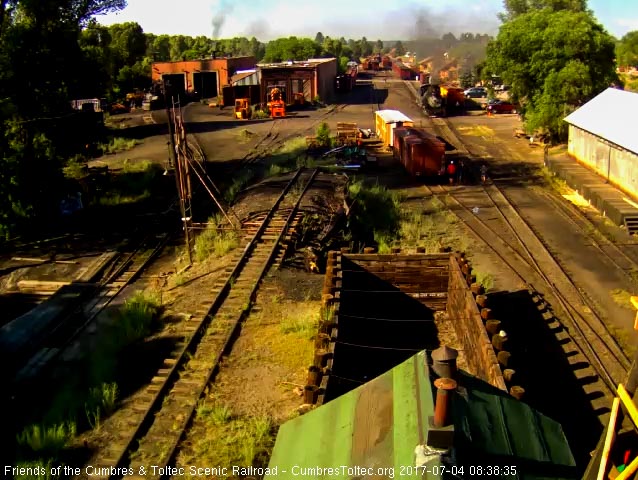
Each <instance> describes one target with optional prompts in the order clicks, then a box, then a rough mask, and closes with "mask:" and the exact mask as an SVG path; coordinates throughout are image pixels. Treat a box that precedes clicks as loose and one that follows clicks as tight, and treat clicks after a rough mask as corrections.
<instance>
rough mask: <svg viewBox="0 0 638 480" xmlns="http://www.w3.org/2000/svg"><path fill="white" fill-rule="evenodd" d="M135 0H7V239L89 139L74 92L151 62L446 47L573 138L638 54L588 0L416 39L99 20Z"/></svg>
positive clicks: (542, 2) (115, 95) (507, 14)
mask: <svg viewBox="0 0 638 480" xmlns="http://www.w3.org/2000/svg"><path fill="white" fill-rule="evenodd" d="M125 6H126V0H0V125H1V126H2V133H0V155H1V156H0V238H3V237H4V238H6V237H9V236H10V235H11V234H12V232H15V231H17V229H18V228H19V226H20V225H21V224H25V223H29V222H30V221H31V220H32V219H33V218H42V217H46V216H47V214H49V213H51V209H52V208H53V207H54V206H55V205H56V202H52V201H51V200H52V199H56V198H60V196H61V195H62V193H63V192H64V190H65V188H66V187H65V183H64V178H63V176H62V174H61V169H62V167H63V166H64V164H65V162H67V160H68V159H69V158H73V156H74V155H76V154H77V153H78V152H79V151H82V148H83V147H84V146H85V144H86V143H87V142H88V140H89V139H87V138H86V136H85V135H84V134H83V133H82V131H83V130H82V127H83V125H82V124H74V123H72V122H70V121H67V120H66V119H67V118H68V117H69V114H70V104H69V101H70V100H72V99H80V98H94V97H98V98H102V97H105V98H107V99H108V100H109V101H116V100H119V99H122V98H124V97H125V95H126V93H128V92H131V91H133V90H134V89H138V88H140V89H141V88H145V87H148V86H149V85H150V73H151V64H152V63H153V62H154V61H175V60H189V59H196V58H204V57H209V56H211V55H213V54H216V55H224V54H227V55H234V56H236V55H252V56H254V57H255V58H256V60H257V61H262V62H279V61H286V60H304V59H307V58H309V57H328V56H330V57H336V58H338V59H339V62H338V63H339V68H340V69H341V70H343V69H345V67H346V64H347V62H348V61H350V60H357V59H359V58H361V57H366V56H368V55H371V54H373V53H389V52H391V53H393V54H394V55H402V54H404V53H406V50H409V51H411V52H416V53H418V54H419V55H421V56H427V55H430V54H436V55H438V54H439V53H441V52H446V53H448V58H458V59H460V60H462V61H463V62H465V64H466V65H467V64H470V63H471V62H475V63H476V62H482V60H484V62H482V63H480V64H479V67H480V68H477V69H476V72H477V73H480V74H481V75H482V77H483V78H485V79H487V78H489V77H490V76H491V75H492V74H497V75H499V76H500V77H501V78H502V79H503V80H504V81H505V82H507V83H509V84H511V85H512V86H513V93H514V95H515V97H516V98H517V99H519V100H521V102H522V103H523V105H524V110H525V111H524V115H525V120H526V122H527V125H528V127H529V128H530V129H534V128H544V129H546V130H548V131H549V132H551V133H552V134H553V135H555V136H557V137H559V138H560V137H563V136H564V132H565V129H564V126H563V123H562V118H563V117H564V116H565V115H566V114H568V113H569V112H570V111H572V110H573V109H574V108H577V107H578V106H579V105H581V104H582V103H583V102H585V101H587V100H588V99H589V98H591V97H593V96H594V95H596V94H597V93H599V92H600V91H602V90H603V89H604V88H606V87H607V86H609V85H610V84H614V82H618V77H617V75H616V73H615V65H616V63H615V60H616V59H617V60H618V62H619V63H622V64H625V65H632V64H633V65H636V63H638V32H630V33H628V34H627V35H625V36H624V37H623V38H622V39H620V40H617V39H614V38H613V37H612V36H610V35H609V34H608V33H607V32H606V31H605V30H604V28H603V27H602V26H601V25H599V23H598V22H597V21H596V20H595V18H594V17H593V14H592V13H591V11H589V10H588V9H587V5H586V0H505V1H504V7H505V8H504V10H505V11H504V13H503V14H502V18H501V19H502V21H503V24H502V26H501V28H500V31H499V33H498V35H497V37H496V38H495V39H492V38H491V37H488V36H486V35H481V34H472V33H464V34H461V35H460V36H458V37H457V36H455V35H453V34H451V33H448V34H445V35H443V36H442V37H441V38H436V39H422V40H419V41H404V42H401V41H392V42H383V41H381V40H376V41H370V40H368V39H367V38H365V37H363V38H361V39H346V38H344V37H341V38H331V37H329V36H326V35H323V34H322V33H321V32H319V33H317V34H316V36H315V38H314V39H310V38H298V37H288V38H280V39H276V40H273V41H270V42H267V43H264V42H260V41H259V40H258V39H256V38H255V37H253V38H250V39H248V38H242V37H237V38H231V39H211V38H208V37H205V36H197V37H190V36H185V35H154V34H152V33H147V32H144V31H143V29H142V28H141V26H140V25H139V24H137V23H132V22H130V23H122V24H116V25H111V26H108V27H107V26H103V25H100V24H99V23H97V22H96V21H95V20H94V18H95V17H96V16H97V15H99V14H103V13H108V12H113V11H117V10H121V9H123V8H124V7H125Z"/></svg>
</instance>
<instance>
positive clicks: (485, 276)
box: [474, 271, 494, 292]
mask: <svg viewBox="0 0 638 480" xmlns="http://www.w3.org/2000/svg"><path fill="white" fill-rule="evenodd" d="M474 274H475V275H476V283H478V284H479V285H481V286H482V287H483V288H484V289H485V291H486V292H489V291H490V290H492V289H493V288H494V276H493V275H492V274H491V273H486V272H481V271H475V272H474Z"/></svg>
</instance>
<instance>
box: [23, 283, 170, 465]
mask: <svg viewBox="0 0 638 480" xmlns="http://www.w3.org/2000/svg"><path fill="white" fill-rule="evenodd" d="M160 309H161V295H160V294H158V293H157V292H154V291H138V292H136V293H135V294H133V295H132V296H131V297H129V298H128V299H127V300H126V301H125V302H124V304H123V305H122V306H121V307H120V308H119V309H118V310H117V311H116V312H114V313H112V315H114V317H113V323H112V324H110V325H108V328H107V329H105V330H104V331H102V332H101V335H100V337H99V341H98V343H97V344H96V345H94V347H93V349H92V352H91V354H90V355H89V356H88V358H86V359H84V360H83V361H82V362H81V363H78V365H77V371H76V372H75V374H74V376H73V377H70V378H68V379H67V381H66V382H64V384H63V385H62V386H61V388H60V390H57V391H54V392H47V394H48V395H50V396H51V400H50V402H49V404H48V405H47V409H46V411H44V412H33V413H32V419H31V423H30V424H27V425H26V426H25V427H24V428H23V429H22V431H21V432H20V433H19V434H18V435H17V436H16V443H17V444H18V446H19V448H20V451H19V452H18V457H17V460H18V461H21V460H26V459H29V460H33V459H34V457H35V458H37V459H38V461H40V462H46V461H49V460H52V461H54V462H57V461H58V458H57V457H58V455H59V453H60V451H61V450H62V449H63V448H64V447H65V446H66V445H67V443H68V442H69V440H71V439H72V438H73V437H74V436H75V435H76V433H77V432H78V431H82V430H83V429H86V428H96V429H98V428H100V425H101V422H102V420H103V419H104V418H105V417H107V416H108V415H110V414H111V413H113V412H114V411H115V409H116V408H117V402H118V386H117V384H116V383H115V382H114V379H115V376H116V373H117V362H118V358H119V356H120V354H121V352H122V351H123V350H124V348H125V347H127V346H129V345H130V344H132V343H133V342H135V341H138V340H140V339H141V338H143V337H145V336H147V335H149V334H150V333H151V332H152V329H153V324H154V322H155V321H156V319H157V317H158V315H159V313H160Z"/></svg>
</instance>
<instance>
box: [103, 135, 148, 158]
mask: <svg viewBox="0 0 638 480" xmlns="http://www.w3.org/2000/svg"><path fill="white" fill-rule="evenodd" d="M140 143H142V142H140V141H139V140H135V139H129V138H122V137H114V138H111V139H110V140H109V142H108V143H100V144H99V145H98V148H99V149H100V150H101V151H102V153H104V154H106V155H111V154H114V153H119V152H125V151H127V150H130V149H132V148H133V147H135V146H136V145H139V144H140Z"/></svg>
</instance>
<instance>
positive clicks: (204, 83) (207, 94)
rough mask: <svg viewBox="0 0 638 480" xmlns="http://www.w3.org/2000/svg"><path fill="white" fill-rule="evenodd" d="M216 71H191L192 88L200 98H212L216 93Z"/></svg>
mask: <svg viewBox="0 0 638 480" xmlns="http://www.w3.org/2000/svg"><path fill="white" fill-rule="evenodd" d="M217 87H218V81H217V72H195V73H193V90H195V92H197V94H198V96H199V97H200V98H213V97H217V94H218V89H217Z"/></svg>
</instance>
